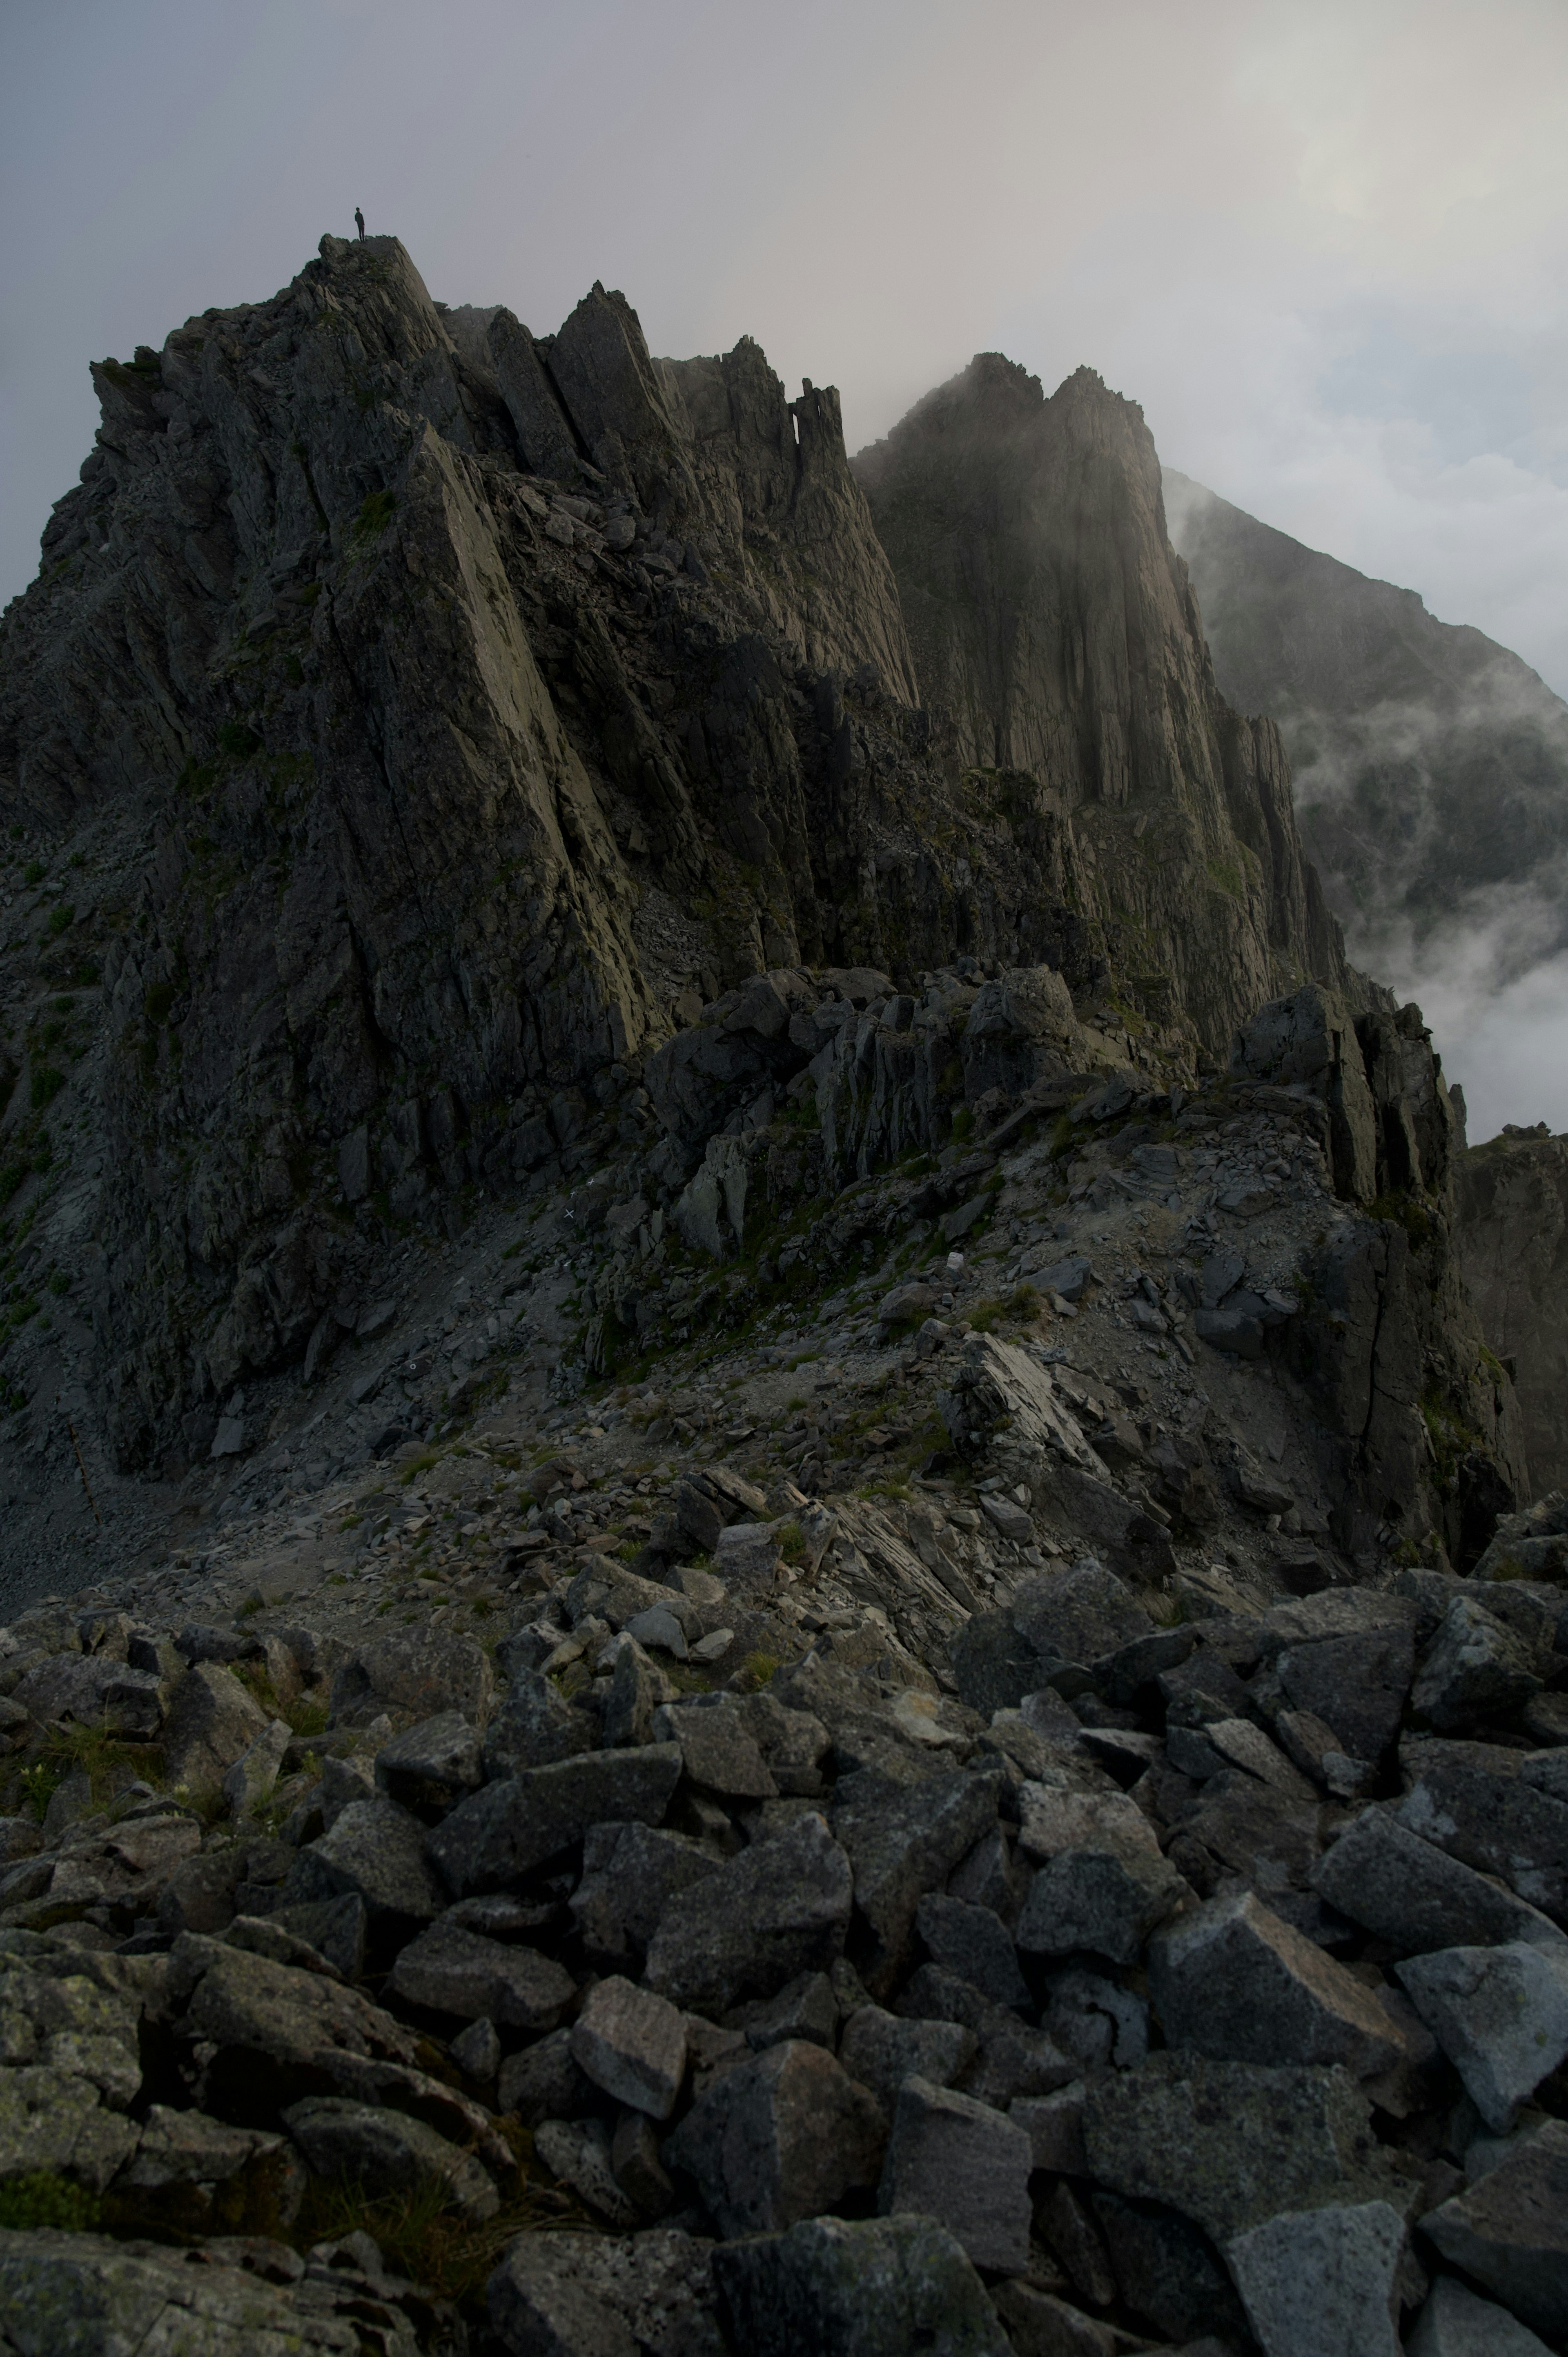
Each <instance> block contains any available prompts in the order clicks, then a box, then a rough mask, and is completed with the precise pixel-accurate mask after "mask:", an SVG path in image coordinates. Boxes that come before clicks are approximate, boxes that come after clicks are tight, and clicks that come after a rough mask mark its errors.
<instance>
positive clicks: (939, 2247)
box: [713, 2217, 1014, 2357]
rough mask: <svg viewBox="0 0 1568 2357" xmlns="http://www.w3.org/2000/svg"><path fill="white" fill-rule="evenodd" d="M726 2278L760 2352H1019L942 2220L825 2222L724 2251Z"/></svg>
mask: <svg viewBox="0 0 1568 2357" xmlns="http://www.w3.org/2000/svg"><path fill="white" fill-rule="evenodd" d="M713 2264H714V2276H715V2277H716V2279H717V2282H718V2284H719V2287H720V2290H721V2292H722V2294H723V2297H724V2302H725V2310H726V2312H727V2315H728V2317H729V2319H730V2322H731V2326H732V2329H733V2330H734V2332H735V2335H736V2346H737V2347H739V2348H742V2349H745V2350H747V2351H749V2352H753V2357H802V2352H805V2351H808V2350H809V2351H811V2352H812V2357H908V2352H909V2351H911V2350H915V2349H919V2350H929V2352H932V2357H1010V2352H1011V2351H1012V2349H1013V2347H1014V2344H1012V2343H1010V2342H1009V2341H1008V2339H1007V2337H1006V2335H1005V2333H1004V2331H1003V2330H1002V2328H1001V2326H1000V2325H999V2324H998V2322H997V2319H996V2314H995V2311H994V2309H993V2308H992V2305H991V2302H990V2301H989V2300H988V2299H987V2298H986V2296H985V2289H984V2287H983V2284H982V2282H981V2280H980V2277H979V2276H977V2275H976V2274H975V2272H974V2268H973V2266H972V2265H971V2263H970V2261H969V2259H968V2258H967V2256H966V2255H965V2254H964V2252H963V2250H962V2248H961V2245H960V2244H959V2243H958V2242H957V2240H956V2239H955V2238H954V2236H953V2235H952V2234H950V2233H948V2232H947V2230H946V2229H945V2228H944V2227H943V2226H942V2225H940V2223H938V2222H937V2221H936V2220H935V2219H933V2218H912V2217H897V2218H867V2219H857V2220H854V2221H851V2220H848V2219H843V2218H816V2219H810V2220H806V2221H803V2222H800V2224H798V2225H794V2226H791V2227H790V2229H789V2233H787V2234H779V2235H768V2236H757V2237H756V2238H754V2239H752V2240H748V2241H746V2242H741V2243H728V2244H722V2245H721V2246H720V2247H719V2248H718V2249H717V2250H716V2251H715V2252H714V2263H713Z"/></svg>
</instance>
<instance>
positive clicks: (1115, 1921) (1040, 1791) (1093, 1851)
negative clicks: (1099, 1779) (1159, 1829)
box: [1016, 1784, 1187, 1964]
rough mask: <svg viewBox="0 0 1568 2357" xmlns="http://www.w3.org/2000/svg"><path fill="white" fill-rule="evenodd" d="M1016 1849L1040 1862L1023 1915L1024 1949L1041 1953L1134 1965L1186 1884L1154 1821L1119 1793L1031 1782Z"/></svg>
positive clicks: (1025, 1795)
mask: <svg viewBox="0 0 1568 2357" xmlns="http://www.w3.org/2000/svg"><path fill="white" fill-rule="evenodd" d="M1020 1808H1021V1813H1022V1818H1023V1826H1022V1832H1021V1835H1020V1839H1019V1846H1020V1847H1021V1848H1022V1849H1023V1850H1025V1851H1026V1853H1027V1854H1028V1855H1029V1856H1030V1857H1036V1858H1038V1859H1039V1860H1041V1865H1040V1870H1039V1872H1038V1873H1037V1874H1036V1877H1035V1878H1034V1880H1033V1882H1032V1883H1031V1884H1030V1886H1029V1895H1028V1897H1027V1898H1026V1900H1025V1901H1024V1907H1023V1911H1022V1913H1021V1914H1020V1916H1019V1918H1018V1928H1017V1932H1016V1939H1017V1943H1018V1945H1019V1947H1020V1948H1023V1949H1026V1950H1027V1951H1028V1952H1029V1953H1032V1954H1036V1955H1056V1956H1063V1955H1070V1954H1072V1953H1075V1952H1076V1951H1078V1950H1079V1949H1088V1950H1089V1951H1090V1952H1091V1953H1094V1954H1095V1955H1101V1956H1107V1957H1109V1958H1110V1959H1111V1960H1112V1963H1115V1964H1132V1963H1133V1962H1134V1961H1135V1959H1136V1958H1137V1956H1138V1955H1139V1953H1140V1952H1141V1951H1142V1949H1143V1945H1144V1941H1145V1940H1146V1939H1147V1938H1148V1936H1149V1933H1150V1932H1152V1931H1153V1930H1154V1928H1155V1924H1156V1923H1159V1922H1162V1921H1164V1920H1165V1917H1166V1916H1167V1915H1168V1914H1170V1912H1171V1911H1172V1910H1173V1909H1174V1908H1175V1907H1176V1905H1177V1904H1178V1903H1179V1901H1180V1900H1183V1899H1184V1898H1186V1897H1187V1883H1186V1881H1185V1880H1184V1879H1183V1878H1182V1876H1181V1875H1180V1874H1179V1873H1178V1872H1177V1871H1176V1867H1174V1866H1173V1865H1172V1864H1171V1862H1170V1860H1169V1859H1168V1858H1167V1857H1164V1856H1163V1855H1162V1853H1161V1850H1160V1846H1159V1842H1158V1840H1157V1839H1156V1837H1155V1831H1154V1828H1153V1826H1152V1825H1151V1824H1150V1823H1149V1820H1148V1819H1147V1817H1145V1816H1144V1813H1143V1811H1142V1810H1141V1809H1140V1808H1138V1807H1137V1806H1136V1804H1135V1803H1133V1802H1132V1801H1129V1800H1128V1799H1127V1798H1126V1796H1125V1795H1124V1794H1122V1793H1121V1792H1103V1793H1101V1792H1064V1791H1061V1790H1052V1789H1047V1787H1045V1786H1043V1785H1038V1784H1030V1785H1026V1786H1025V1788H1024V1792H1023V1794H1022V1796H1021V1801H1020Z"/></svg>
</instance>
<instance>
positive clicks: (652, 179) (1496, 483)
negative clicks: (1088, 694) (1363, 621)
mask: <svg viewBox="0 0 1568 2357" xmlns="http://www.w3.org/2000/svg"><path fill="white" fill-rule="evenodd" d="M1565 194H1568V6H1565V5H1563V0H1487V5H1485V6H1482V5H1477V0H1463V5H1445V0H1354V5H1340V4H1339V0H1288V5H1266V0H1265V5H1259V0H1181V4H1180V5H1177V0H1098V5H1095V6H1093V7H1085V6H1084V5H1082V0H1069V5H1059V4H1058V0H831V5H827V0H790V5H789V6H788V7H787V8H784V7H779V6H778V5H767V6H763V5H754V0H558V4H557V0H551V4H550V5H541V4H540V0H439V5H432V0H246V5H235V0H9V5H7V6H5V9H4V11H3V13H0V207H3V212H4V219H5V223H6V232H7V233H6V236H5V242H4V245H3V247H0V599H4V598H5V597H10V596H12V595H14V594H15V593H16V591H17V590H18V589H20V588H21V587H23V586H24V585H25V584H26V582H27V580H28V579H29V578H30V576H31V575H32V573H33V571H34V569H35V566H36V563H37V551H38V533H39V530H40V529H41V526H42V524H43V522H44V520H45V518H46V516H47V514H48V508H49V505H50V502H51V501H52V500H55V499H58V498H59V496H60V494H61V493H62V492H63V491H64V490H67V489H68V488H69V486H70V484H71V483H72V482H73V481H74V480H75V479H76V472H77V468H78V467H79V465H80V464H81V459H82V458H83V457H84V456H85V455H86V452H87V450H88V448H89V447H90V445H91V436H92V430H93V427H94V425H95V424H96V405H95V404H94V402H93V399H92V394H91V385H90V383H89V381H88V375H87V364H88V361H90V360H92V359H97V358H102V356H103V355H105V354H106V353H114V354H116V355H119V356H121V357H127V358H128V357H129V355H130V352H131V350H132V349H133V347H134V345H136V344H138V343H148V344H153V345H157V344H161V343H162V341H163V339H164V337H165V336H166V333H167V332H168V330H169V329H170V328H173V327H175V326H177V325H178V324H179V322H180V321H181V320H183V319H184V318H186V317H188V315H190V314H191V313H193V312H196V311H199V310H202V309H204V308H206V307H208V306H209V305H210V304H219V305H223V304H230V303H235V302H240V301H243V300H247V299H252V298H255V297H259V296H267V295H270V294H271V293H273V292H274V289H275V288H277V287H278V286H279V285H283V284H284V283H285V282H286V281H287V280H288V279H289V278H290V277H292V276H293V275H294V274H295V272H296V271H297V270H298V269H299V268H300V266H301V265H302V264H303V263H305V262H306V260H307V259H308V258H309V256H310V254H311V253H312V252H313V251H314V249H315V246H316V243H317V239H318V238H319V236H320V234H321V232H322V231H323V230H325V229H332V230H335V231H338V232H340V233H348V232H349V231H351V228H352V214H353V209H354V206H355V204H356V203H359V204H361V205H362V206H363V208H364V210H365V213H366V216H367V219H368V221H369V223H370V226H371V228H372V229H373V230H377V231H395V232H396V234H397V235H399V236H400V237H402V238H403V241H404V242H405V243H406V245H407V246H408V247H409V249H410V251H411V252H412V253H413V257H414V259H415V261H416V263H417V264H418V265H419V267H420V269H421V270H422V272H423V273H424V277H425V280H426V282H427V284H428V285H429V286H430V288H431V291H432V293H434V294H435V295H437V296H440V297H441V298H442V299H444V300H445V301H446V302H449V303H463V302H474V303H493V302H505V303H507V304H509V305H510V307H512V308H513V309H514V310H515V311H517V312H518V313H519V315H520V316H521V317H523V318H524V319H526V320H527V321H528V322H529V324H530V325H531V326H532V328H535V329H536V330H539V331H541V332H543V331H547V330H549V329H550V328H553V327H555V326H557V325H558V324H559V322H560V320H561V319H562V318H563V317H564V315H565V313H566V312H567V311H568V310H569V309H570V307H571V306H572V305H573V303H574V302H575V300H576V298H577V297H578V296H580V295H581V294H582V293H583V292H584V291H585V288H586V287H587V286H588V285H590V284H591V283H592V281H593V280H594V279H596V278H602V279H603V280H604V282H605V283H606V285H610V286H619V287H621V288H622V289H624V291H625V292H626V294H627V295H628V296H629V298H630V299H631V301H632V302H633V303H634V304H635V305H636V306H637V307H638V309H639V312H640V314H641V317H642V321H643V325H644V328H646V330H647V333H648V337H649V340H650V343H651V344H652V346H653V348H654V350H656V351H663V352H668V353H672V354H677V355H685V354H688V353H691V352H695V351H717V350H723V349H726V348H727V347H728V346H729V345H731V344H733V343H734V342H735V340H736V338H737V337H738V336H740V335H742V334H744V333H749V334H751V335H754V336H756V337H757V339H758V340H759V341H760V342H761V343H762V344H763V346H764V347H765V349H766V350H767V351H768V355H769V357H770V358H771V360H772V361H773V362H774V364H775V366H776V367H777V368H778V369H779V371H780V373H781V374H782V375H783V376H784V377H785V379H786V381H787V382H789V385H790V388H791V390H793V389H794V386H795V383H796V382H797V381H798V380H799V378H800V376H802V375H809V376H811V377H812V378H813V379H814V380H816V381H817V382H832V383H836V384H838V385H839V386H840V388H841V390H842V392H843V407H844V423H845V429H846V433H847V435H848V437H849V440H850V445H851V447H852V448H853V447H856V446H857V445H858V444H860V443H862V442H864V441H867V440H870V439H872V438H873V437H874V436H876V435H878V434H881V433H883V432H885V431H886V428H887V427H888V426H889V425H892V424H893V423H894V422H895V421H896V420H897V418H898V417H899V416H900V415H901V414H903V412H904V411H905V410H906V409H907V408H908V405H909V404H910V403H911V402H912V401H914V400H915V399H917V398H918V395H919V394H920V393H923V392H925V391H926V390H927V389H928V387H929V386H930V385H931V384H933V383H936V382H940V380H941V379H942V378H944V377H947V376H949V375H950V374H952V373H953V371H955V370H957V369H959V368H961V366H962V365H963V364H964V362H965V361H967V360H968V359H969V357H970V355H971V354H972V352H974V351H975V350H981V349H1000V350H1004V351H1006V352H1007V353H1009V354H1010V355H1011V356H1012V357H1013V358H1014V359H1015V360H1018V361H1023V362H1024V363H1025V364H1026V366H1027V367H1028V368H1031V369H1033V370H1036V371H1037V372H1038V373H1039V375H1040V376H1041V378H1042V379H1043V381H1044V382H1045V384H1046V386H1047V390H1049V389H1050V388H1051V387H1052V386H1054V385H1055V384H1056V383H1057V382H1059V381H1060V379H1061V378H1062V377H1063V376H1065V375H1066V374H1068V373H1069V371H1070V370H1072V369H1073V368H1075V367H1077V366H1078V365H1079V363H1080V362H1084V361H1087V362H1088V363H1089V364H1090V365H1091V366H1092V367H1095V368H1097V369H1099V370H1100V371H1101V373H1102V374H1103V375H1104V376H1105V377H1106V378H1107V380H1108V381H1109V382H1111V383H1112V385H1113V386H1115V387H1116V388H1117V390H1118V391H1120V392H1122V393H1127V394H1129V395H1131V396H1132V397H1133V398H1134V399H1136V400H1138V401H1140V402H1142V404H1143V405H1144V411H1145V414H1147V416H1148V419H1149V422H1150V425H1151V426H1152V427H1153V429H1154V433H1155V440H1156V442H1157V443H1158V446H1159V448H1160V452H1161V455H1162V457H1165V459H1166V460H1167V461H1169V462H1170V463H1171V464H1173V465H1175V466H1178V467H1180V468H1183V469H1184V470H1185V471H1186V472H1187V473H1188V474H1190V475H1193V476H1196V477H1197V479H1198V480H1199V481H1201V482H1205V483H1207V484H1208V485H1210V486H1211V487H1212V488H1213V489H1214V490H1218V491H1220V492H1222V493H1223V494H1224V496H1225V497H1226V498H1228V499H1230V500H1235V501H1236V502H1237V504H1238V505H1240V506H1241V507H1243V508H1246V509H1248V510H1250V511H1251V512H1252V513H1253V514H1255V515H1259V516H1261V517H1262V518H1264V519H1265V520H1266V521H1267V522H1270V523H1273V524H1276V525H1278V526H1279V527H1281V528H1282V529H1283V530H1284V531H1286V532H1290V533H1295V534H1296V535H1297V536H1298V537H1300V538H1302V539H1304V540H1305V541H1307V542H1309V543H1310V544H1312V545H1314V546H1316V547H1319V548H1324V549H1326V550H1328V551H1330V552H1331V553H1332V554H1334V555H1336V556H1338V557H1341V558H1343V559H1345V560H1346V561H1347V562H1348V563H1349V564H1352V565H1359V566H1360V567H1361V568H1362V569H1363V570H1364V571H1367V572H1370V573H1374V574H1378V575H1380V576H1385V577H1387V578H1389V579H1391V580H1394V581H1398V582H1400V583H1402V584H1404V585H1405V586H1407V587H1412V588H1415V589H1419V590H1420V591H1421V592H1422V594H1423V597H1425V598H1426V601H1427V603H1428V605H1429V606H1430V607H1431V608H1432V609H1433V611H1434V613H1437V614H1439V615H1440V616H1442V618H1443V619H1444V620H1447V621H1455V622H1474V623H1477V624H1478V625H1479V627H1480V628H1482V629H1483V630H1487V631H1489V632H1490V633H1491V634H1492V635H1493V636H1494V637H1496V638H1498V639H1499V640H1502V641H1503V642H1504V643H1505V644H1506V645H1508V646H1510V647H1513V648H1514V649H1516V650H1517V651H1519V652H1520V654H1522V655H1523V656H1524V657H1525V659H1526V660H1527V661H1528V662H1531V663H1533V664H1534V665H1535V666H1536V667H1537V669H1538V670H1540V671H1541V673H1542V674H1543V676H1544V677H1545V678H1546V679H1547V680H1548V681H1549V682H1550V683H1552V686H1554V687H1555V688H1556V689H1557V690H1558V692H1559V693H1561V694H1568V403H1565V400H1564V394H1563V387H1564V383H1565V382H1568V371H1565V365H1564V364H1565V362H1568V270H1565V267H1564V264H1565V262H1568V253H1565V250H1564V249H1565V246H1568V204H1565V202H1564V197H1565ZM1561 1080H1562V1087H1561V1091H1560V1095H1561V1102H1560V1103H1556V1102H1554V1103H1553V1104H1552V1106H1549V1107H1545V1106H1543V1110H1545V1111H1546V1112H1547V1114H1548V1117H1550V1118H1552V1120H1553V1124H1554V1126H1558V1127H1562V1126H1568V1055H1565V1056H1564V1059H1563V1071H1562V1074H1561ZM1553 1087H1554V1088H1555V1087H1556V1083H1555V1082H1554V1083H1553Z"/></svg>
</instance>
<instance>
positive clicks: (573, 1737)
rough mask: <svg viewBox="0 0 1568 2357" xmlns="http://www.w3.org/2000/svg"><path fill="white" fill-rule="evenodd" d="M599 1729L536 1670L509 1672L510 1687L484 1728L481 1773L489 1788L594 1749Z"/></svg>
mask: <svg viewBox="0 0 1568 2357" xmlns="http://www.w3.org/2000/svg"><path fill="white" fill-rule="evenodd" d="M598 1740H599V1730H598V1728H597V1727H596V1724H595V1722H594V1720H593V1719H592V1718H591V1717H589V1716H588V1713H587V1712H586V1711H585V1710H574V1709H573V1707H572V1706H571V1704H570V1703H569V1702H567V1700H566V1699H565V1697H564V1695H563V1694H562V1693H561V1690H560V1688H559V1687H558V1686H556V1685H555V1684H553V1683H552V1681H551V1680H550V1679H549V1678H547V1677H546V1676H545V1675H544V1674H543V1673H542V1671H540V1670H537V1669H523V1668H515V1669H514V1670H513V1671H512V1675H511V1685H510V1690H509V1692H508V1693H507V1695H505V1697H504V1699H503V1700H502V1702H501V1704H500V1706H499V1709H498V1710H497V1711H496V1714H495V1716H494V1717H493V1718H492V1719H491V1720H490V1722H489V1726H488V1727H486V1729H485V1735H484V1769H485V1774H486V1776H487V1778H488V1779H489V1781H490V1782H491V1783H492V1784H497V1783H499V1782H500V1781H501V1780H502V1779H503V1778H504V1777H508V1776H515V1775H517V1774H518V1773H519V1772H520V1771H521V1770H522V1769H524V1768H547V1767H548V1766H549V1765H550V1763H551V1762H552V1761H553V1760H570V1759H571V1758H573V1756H574V1755H575V1753H577V1752H580V1751H593V1750H596V1749H597V1747H598Z"/></svg>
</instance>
